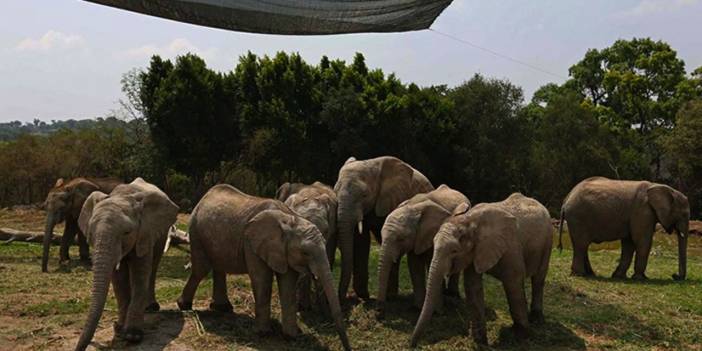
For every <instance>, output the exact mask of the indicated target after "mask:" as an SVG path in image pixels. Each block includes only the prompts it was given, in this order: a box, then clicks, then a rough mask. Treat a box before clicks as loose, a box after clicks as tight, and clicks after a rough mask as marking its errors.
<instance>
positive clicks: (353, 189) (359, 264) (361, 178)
mask: <svg viewBox="0 0 702 351" xmlns="http://www.w3.org/2000/svg"><path fill="white" fill-rule="evenodd" d="M432 190H434V187H433V186H432V185H431V182H429V180H428V179H427V178H426V177H425V176H424V175H423V174H422V173H420V172H419V171H417V170H416V169H414V168H412V167H411V166H410V165H408V164H407V163H405V162H403V161H402V160H400V159H398V158H396V157H390V156H383V157H378V158H373V159H369V160H362V161H359V160H356V159H355V158H353V157H351V158H349V159H348V160H347V161H346V163H344V166H342V167H341V170H339V177H338V180H337V182H336V185H335V186H334V191H335V192H336V196H337V198H338V199H339V208H338V211H337V225H338V232H339V233H338V235H339V236H338V243H339V249H340V251H341V279H340V282H339V298H340V299H343V298H345V297H346V292H347V291H348V288H349V284H350V282H351V276H352V272H353V289H354V291H355V292H356V295H357V296H358V297H360V298H364V299H367V298H368V297H369V293H368V254H369V252H370V232H373V233H374V234H375V235H376V239H378V241H380V238H379V236H380V230H381V228H382V225H383V222H384V220H385V216H387V215H388V214H389V213H390V212H391V211H392V210H394V209H395V208H396V207H397V205H399V204H400V203H402V202H403V201H405V200H408V199H409V198H411V197H412V196H414V195H416V194H420V193H426V192H430V191H432ZM360 222H362V232H361V233H360V235H358V234H357V231H356V228H357V225H358V223H360ZM397 267H398V266H397V264H396V265H394V267H393V272H392V273H391V282H390V284H389V285H390V287H389V289H388V295H390V294H393V295H395V294H397V284H398V283H397Z"/></svg>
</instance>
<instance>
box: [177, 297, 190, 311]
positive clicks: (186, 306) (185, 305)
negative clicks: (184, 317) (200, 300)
mask: <svg viewBox="0 0 702 351" xmlns="http://www.w3.org/2000/svg"><path fill="white" fill-rule="evenodd" d="M176 303H177V304H178V309H180V310H181V311H192V310H193V302H192V301H188V302H185V301H183V300H181V299H178V302H176Z"/></svg>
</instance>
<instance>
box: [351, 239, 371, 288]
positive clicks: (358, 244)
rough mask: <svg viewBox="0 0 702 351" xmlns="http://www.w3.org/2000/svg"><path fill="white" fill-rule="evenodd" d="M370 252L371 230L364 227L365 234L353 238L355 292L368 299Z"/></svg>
mask: <svg viewBox="0 0 702 351" xmlns="http://www.w3.org/2000/svg"><path fill="white" fill-rule="evenodd" d="M369 252H370V230H369V228H366V226H365V225H364V226H363V232H362V233H361V234H360V235H356V236H354V238H353V254H354V256H353V290H354V291H355V292H356V296H358V297H359V298H362V299H368V298H369V297H370V294H369V293H368V254H369Z"/></svg>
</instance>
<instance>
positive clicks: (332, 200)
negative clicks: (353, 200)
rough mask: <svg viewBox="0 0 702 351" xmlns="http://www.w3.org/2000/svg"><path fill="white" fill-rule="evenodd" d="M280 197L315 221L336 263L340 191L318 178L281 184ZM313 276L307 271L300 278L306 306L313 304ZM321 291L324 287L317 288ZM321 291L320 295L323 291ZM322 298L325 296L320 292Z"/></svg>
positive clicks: (301, 299)
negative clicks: (311, 293) (337, 215)
mask: <svg viewBox="0 0 702 351" xmlns="http://www.w3.org/2000/svg"><path fill="white" fill-rule="evenodd" d="M276 199H277V200H278V201H282V202H284V203H285V204H286V205H287V206H288V207H289V208H290V209H291V210H293V212H295V213H297V214H299V215H300V216H302V218H304V219H306V220H308V221H310V222H312V224H314V225H315V226H317V229H319V231H320V232H321V233H322V236H324V240H325V242H326V251H327V260H328V261H329V264H330V267H331V266H333V265H334V254H335V251H336V208H337V204H338V202H337V200H336V193H334V190H333V189H332V188H330V187H329V186H327V185H325V184H323V183H321V182H314V183H313V184H310V185H305V184H301V183H293V184H291V183H285V184H283V185H281V186H280V187H279V188H278V191H277V192H276ZM310 285H311V280H310V277H309V276H307V275H304V276H301V277H300V281H299V282H298V304H299V305H300V308H301V309H303V310H307V309H309V308H310V307H311V305H312V301H311V297H310ZM317 291H318V292H319V293H320V294H321V293H322V290H321V289H318V290H317ZM320 294H318V295H320ZM319 297H320V298H321V296H319Z"/></svg>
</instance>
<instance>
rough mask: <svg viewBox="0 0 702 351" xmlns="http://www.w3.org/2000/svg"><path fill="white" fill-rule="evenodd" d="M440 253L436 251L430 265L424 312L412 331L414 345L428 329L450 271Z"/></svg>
mask: <svg viewBox="0 0 702 351" xmlns="http://www.w3.org/2000/svg"><path fill="white" fill-rule="evenodd" d="M439 256H440V253H437V251H436V250H435V251H434V259H432V260H431V265H430V266H429V279H428V282H427V293H426V296H425V298H424V305H423V306H422V313H421V314H420V315H419V319H418V320H417V325H415V327H414V332H413V333H412V341H411V345H412V347H415V346H417V342H418V341H419V337H420V336H421V335H422V333H423V332H424V329H426V326H427V324H429V320H431V315H432V314H433V313H434V309H435V308H436V304H437V303H439V298H440V297H441V294H442V290H443V286H444V276H445V275H446V273H447V272H448V269H447V268H445V267H444V266H446V264H445V263H444V259H441V258H439Z"/></svg>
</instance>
